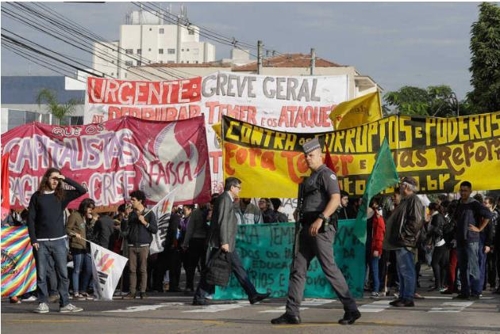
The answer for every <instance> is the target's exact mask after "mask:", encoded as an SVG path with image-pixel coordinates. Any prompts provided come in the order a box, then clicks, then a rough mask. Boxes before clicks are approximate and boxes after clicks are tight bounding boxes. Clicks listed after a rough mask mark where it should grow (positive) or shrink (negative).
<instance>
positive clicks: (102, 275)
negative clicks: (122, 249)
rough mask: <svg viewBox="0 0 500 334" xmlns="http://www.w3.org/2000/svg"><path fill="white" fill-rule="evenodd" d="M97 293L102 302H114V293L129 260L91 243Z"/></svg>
mask: <svg viewBox="0 0 500 334" xmlns="http://www.w3.org/2000/svg"><path fill="white" fill-rule="evenodd" d="M90 250H91V252H92V253H91V255H92V274H93V277H94V282H95V286H96V291H95V293H96V294H97V296H98V297H99V299H102V300H113V293H114V292H115V288H116V286H117V285H118V281H119V280H120V277H121V276H122V272H123V268H125V265H126V264H127V261H128V259H127V258H126V257H123V256H121V255H118V254H116V253H114V252H112V251H110V250H108V249H106V248H104V247H101V246H99V245H96V244H95V243H93V242H90Z"/></svg>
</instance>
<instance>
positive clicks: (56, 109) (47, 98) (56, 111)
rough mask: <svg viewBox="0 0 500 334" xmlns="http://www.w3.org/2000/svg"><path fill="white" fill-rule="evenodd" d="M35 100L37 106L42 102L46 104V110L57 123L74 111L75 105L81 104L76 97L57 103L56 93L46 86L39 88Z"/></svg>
mask: <svg viewBox="0 0 500 334" xmlns="http://www.w3.org/2000/svg"><path fill="white" fill-rule="evenodd" d="M36 102H37V103H38V106H39V107H40V106H41V105H42V104H46V105H47V109H48V111H49V112H50V113H51V114H52V115H53V116H54V117H55V118H56V119H57V121H58V125H62V124H63V123H64V120H63V119H64V117H66V116H69V115H71V114H72V113H74V112H75V110H76V107H77V105H79V104H81V101H80V100H77V99H71V100H69V101H68V102H67V103H65V104H59V103H58V101H57V96H56V93H55V92H53V91H51V90H49V89H46V88H43V89H42V90H40V92H39V93H38V96H37V98H36Z"/></svg>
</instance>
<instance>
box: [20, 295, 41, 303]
mask: <svg viewBox="0 0 500 334" xmlns="http://www.w3.org/2000/svg"><path fill="white" fill-rule="evenodd" d="M21 300H22V301H23V302H28V303H30V302H36V301H37V300H38V298H36V296H30V297H28V298H23V299H21Z"/></svg>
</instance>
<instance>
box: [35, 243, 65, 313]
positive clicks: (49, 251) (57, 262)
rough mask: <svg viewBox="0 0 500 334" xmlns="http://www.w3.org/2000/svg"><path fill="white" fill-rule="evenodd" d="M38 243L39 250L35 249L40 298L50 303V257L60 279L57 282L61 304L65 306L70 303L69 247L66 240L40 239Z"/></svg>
mask: <svg viewBox="0 0 500 334" xmlns="http://www.w3.org/2000/svg"><path fill="white" fill-rule="evenodd" d="M38 245H39V248H38V251H35V261H36V276H37V285H38V300H39V301H40V302H42V303H48V297H49V293H48V290H47V270H48V268H49V261H50V258H52V259H53V260H54V268H55V270H56V272H57V279H58V281H59V282H58V284H57V290H58V291H59V295H60V299H59V306H61V307H64V306H66V305H68V304H69V292H68V291H69V279H68V268H67V262H68V259H67V256H68V249H67V248H66V240H65V239H59V240H54V241H39V242H38Z"/></svg>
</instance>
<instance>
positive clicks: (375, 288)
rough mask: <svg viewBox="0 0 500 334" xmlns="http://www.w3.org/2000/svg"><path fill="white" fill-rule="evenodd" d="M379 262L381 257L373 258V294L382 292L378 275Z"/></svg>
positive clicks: (371, 265) (371, 264)
mask: <svg viewBox="0 0 500 334" xmlns="http://www.w3.org/2000/svg"><path fill="white" fill-rule="evenodd" d="M379 260H380V257H378V256H372V258H371V260H370V270H371V272H372V278H373V292H379V290H380V277H379V273H378V262H379Z"/></svg>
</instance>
